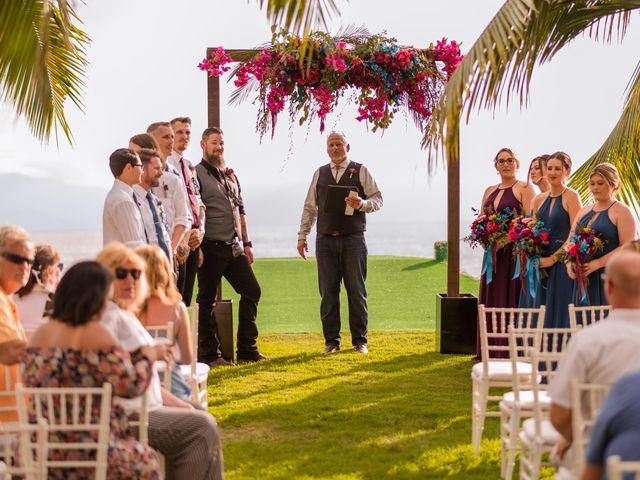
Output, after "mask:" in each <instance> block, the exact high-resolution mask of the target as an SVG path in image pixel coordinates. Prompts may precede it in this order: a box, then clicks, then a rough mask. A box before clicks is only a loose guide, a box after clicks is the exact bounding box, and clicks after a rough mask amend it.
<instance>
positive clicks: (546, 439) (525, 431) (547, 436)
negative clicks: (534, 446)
mask: <svg viewBox="0 0 640 480" xmlns="http://www.w3.org/2000/svg"><path fill="white" fill-rule="evenodd" d="M541 427H542V428H541V429H540V431H541V434H542V438H541V440H542V443H543V444H544V445H548V446H552V445H555V444H556V443H558V442H559V441H560V439H561V438H562V436H561V435H560V434H559V433H558V431H557V430H556V429H555V428H553V425H551V422H550V421H549V420H543V421H542V425H541ZM520 435H522V436H524V437H525V438H524V439H523V440H526V441H527V442H529V443H530V442H532V441H533V440H534V439H535V435H536V422H535V419H534V418H528V419H527V420H525V421H524V423H523V424H522V431H521V432H520Z"/></svg>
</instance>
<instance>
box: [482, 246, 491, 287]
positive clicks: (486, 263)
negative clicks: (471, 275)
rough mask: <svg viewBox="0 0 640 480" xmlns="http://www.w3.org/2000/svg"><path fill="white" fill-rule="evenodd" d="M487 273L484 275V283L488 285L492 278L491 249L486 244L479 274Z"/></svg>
mask: <svg viewBox="0 0 640 480" xmlns="http://www.w3.org/2000/svg"><path fill="white" fill-rule="evenodd" d="M485 273H486V274H487V275H486V277H485V281H486V284H487V285H489V284H490V283H491V281H492V280H493V250H492V247H491V245H487V248H485V250H484V259H483V261H482V272H480V275H484V274H485Z"/></svg>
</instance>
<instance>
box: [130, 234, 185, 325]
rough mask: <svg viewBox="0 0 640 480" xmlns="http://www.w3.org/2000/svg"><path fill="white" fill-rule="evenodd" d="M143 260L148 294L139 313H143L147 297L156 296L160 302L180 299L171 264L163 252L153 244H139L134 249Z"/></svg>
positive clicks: (145, 308) (173, 301) (171, 301)
mask: <svg viewBox="0 0 640 480" xmlns="http://www.w3.org/2000/svg"><path fill="white" fill-rule="evenodd" d="M135 253H136V254H138V255H139V256H140V257H141V258H142V259H143V260H144V262H145V264H146V269H145V277H146V279H147V286H148V288H149V295H148V296H147V298H146V299H145V301H144V303H143V304H142V308H141V310H140V313H145V312H146V310H147V303H148V300H149V297H151V296H156V297H158V298H159V299H160V300H161V301H162V302H165V303H176V302H180V301H181V300H182V296H181V295H180V292H178V288H177V287H176V282H175V280H174V276H173V272H172V269H171V264H170V263H169V259H168V258H167V256H166V255H165V253H164V252H163V251H162V250H161V249H160V247H156V246H155V245H141V246H139V247H137V248H136V249H135Z"/></svg>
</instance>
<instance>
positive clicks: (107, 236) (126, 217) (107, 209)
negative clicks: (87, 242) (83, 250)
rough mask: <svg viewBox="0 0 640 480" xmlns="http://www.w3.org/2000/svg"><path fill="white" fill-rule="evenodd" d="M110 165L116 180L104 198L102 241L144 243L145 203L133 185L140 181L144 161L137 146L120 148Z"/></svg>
mask: <svg viewBox="0 0 640 480" xmlns="http://www.w3.org/2000/svg"><path fill="white" fill-rule="evenodd" d="M109 168H110V169H111V173H112V174H113V176H114V178H115V180H114V181H113V186H112V187H111V190H109V193H107V197H106V198H105V201H104V209H103V212H102V242H103V244H104V245H107V244H108V243H111V242H122V243H124V244H125V245H127V246H128V247H137V246H138V245H143V244H145V243H147V242H148V240H147V235H146V232H145V230H144V226H143V224H142V214H141V213H140V207H141V205H142V203H141V201H140V198H138V197H137V195H136V194H135V193H134V191H133V188H132V187H133V186H134V185H136V184H137V183H140V177H141V175H142V162H140V158H139V157H138V154H136V153H135V152H134V151H133V150H130V149H128V148H119V149H118V150H116V151H115V152H113V153H112V154H111V156H110V157H109Z"/></svg>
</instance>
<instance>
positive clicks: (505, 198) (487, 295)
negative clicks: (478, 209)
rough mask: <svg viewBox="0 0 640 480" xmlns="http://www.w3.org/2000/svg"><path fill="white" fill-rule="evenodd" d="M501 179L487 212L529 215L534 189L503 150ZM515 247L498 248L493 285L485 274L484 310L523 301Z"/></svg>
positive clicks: (497, 163)
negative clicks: (507, 209) (515, 274)
mask: <svg viewBox="0 0 640 480" xmlns="http://www.w3.org/2000/svg"><path fill="white" fill-rule="evenodd" d="M493 163H494V167H495V169H496V171H497V172H498V174H499V175H500V183H499V184H498V185H493V186H491V187H489V188H487V189H486V190H485V192H484V196H483V197H482V209H483V211H484V212H496V213H500V212H502V211H503V210H504V209H505V208H510V209H511V210H512V211H514V212H515V213H517V214H522V213H523V212H528V211H530V208H531V200H532V199H533V197H534V196H535V191H534V190H533V186H532V185H531V184H529V183H527V182H523V181H521V180H518V179H517V178H516V173H517V171H518V168H519V167H520V162H519V161H518V159H517V158H516V156H515V154H514V153H513V151H512V150H511V149H509V148H502V149H500V151H499V152H498V154H497V155H496V157H495V158H494V160H493ZM512 250H513V248H512V245H510V244H506V245H503V246H502V247H501V248H498V251H497V253H496V262H495V265H494V266H493V267H494V268H493V270H494V271H493V273H492V277H493V278H492V281H491V282H490V283H487V281H486V274H484V275H482V277H481V278H480V295H479V299H478V302H479V303H481V304H484V306H485V307H517V306H518V300H519V297H520V279H518V278H516V279H515V280H512V278H513V274H514V272H515V260H514V258H513V254H512ZM476 343H477V352H478V355H480V337H479V336H478V337H477V342H476Z"/></svg>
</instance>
